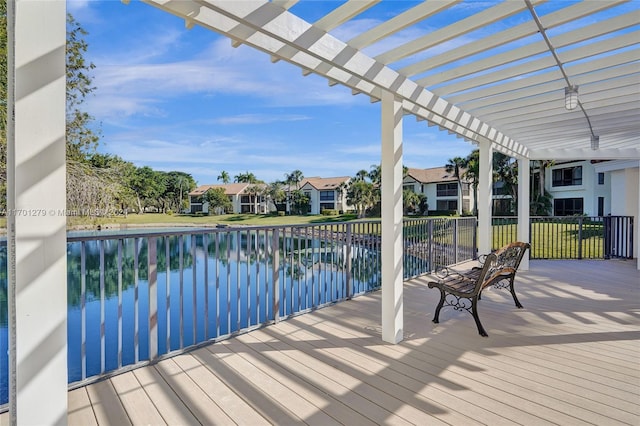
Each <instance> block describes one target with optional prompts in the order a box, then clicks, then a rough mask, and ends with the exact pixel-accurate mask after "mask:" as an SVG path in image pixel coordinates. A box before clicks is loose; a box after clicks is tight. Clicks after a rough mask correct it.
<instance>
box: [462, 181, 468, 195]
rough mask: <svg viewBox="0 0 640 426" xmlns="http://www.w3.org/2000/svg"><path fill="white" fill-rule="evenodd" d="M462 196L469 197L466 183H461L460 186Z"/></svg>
mask: <svg viewBox="0 0 640 426" xmlns="http://www.w3.org/2000/svg"><path fill="white" fill-rule="evenodd" d="M462 195H464V196H468V195H469V184H468V183H463V184H462Z"/></svg>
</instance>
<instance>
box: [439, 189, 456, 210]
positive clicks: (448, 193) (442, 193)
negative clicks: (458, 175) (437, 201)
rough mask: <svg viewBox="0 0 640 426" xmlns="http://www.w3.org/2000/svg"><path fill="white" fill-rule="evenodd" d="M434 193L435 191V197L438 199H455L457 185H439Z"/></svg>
mask: <svg viewBox="0 0 640 426" xmlns="http://www.w3.org/2000/svg"><path fill="white" fill-rule="evenodd" d="M436 191H437V194H436V195H437V196H438V197H457V196H458V184H457V183H439V184H438V186H437V187H436ZM438 210H440V209H438ZM445 210H446V209H445Z"/></svg>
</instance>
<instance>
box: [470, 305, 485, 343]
mask: <svg viewBox="0 0 640 426" xmlns="http://www.w3.org/2000/svg"><path fill="white" fill-rule="evenodd" d="M471 315H473V319H474V320H475V322H476V326H477V327H478V333H480V335H481V336H482V337H489V335H488V334H487V332H486V331H484V327H483V326H482V323H481V322H480V317H479V316H478V298H477V297H474V298H473V299H472V300H471Z"/></svg>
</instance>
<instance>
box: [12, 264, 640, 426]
mask: <svg viewBox="0 0 640 426" xmlns="http://www.w3.org/2000/svg"><path fill="white" fill-rule="evenodd" d="M426 281H427V279H426V278H424V277H423V278H417V279H413V280H410V281H407V282H406V283H405V287H404V288H405V299H404V340H403V341H402V342H400V343H399V344H396V345H392V344H388V343H384V342H383V341H382V340H381V327H380V313H381V303H380V296H381V295H380V293H379V292H378V293H372V294H368V295H364V296H360V297H357V298H355V299H353V300H350V301H347V302H343V303H339V304H336V305H334V306H330V307H327V308H324V309H320V310H317V311H314V312H311V313H308V314H304V315H299V316H296V317H294V318H291V319H289V320H286V321H282V322H280V323H278V324H276V325H271V326H268V327H264V328H261V329H258V330H254V331H252V332H251V333H247V334H244V335H240V336H237V337H234V338H232V339H229V340H226V341H222V342H218V343H216V344H212V345H208V346H204V347H202V348H199V349H197V350H194V351H191V352H189V353H186V354H183V355H178V356H175V357H173V358H170V359H165V360H163V361H161V362H158V363H156V364H154V365H151V366H147V367H143V368H140V369H137V370H133V371H131V372H128V373H124V374H122V375H119V376H115V377H112V378H111V379H107V380H103V381H101V382H98V383H94V384H92V385H89V386H87V387H84V388H80V389H76V390H74V391H71V392H70V393H69V423H70V424H96V423H97V424H100V425H104V424H129V423H133V424H151V423H153V424H161V423H166V424H197V423H201V424H241V425H261V424H310V425H335V424H342V425H355V424H357V425H373V424H392V425H407V424H429V425H438V424H452V425H465V426H466V425H473V424H491V425H511V424H535V425H544V424H560V425H568V424H570V425H581V424H606V425H638V424H640V404H638V401H639V400H640V361H639V360H638V355H637V354H638V353H640V303H639V302H640V272H639V271H638V270H637V269H636V264H635V262H624V261H615V260H612V261H541V260H536V261H531V270H530V271H520V272H519V273H518V276H517V278H516V291H517V292H518V297H519V299H520V301H521V302H522V304H523V305H524V309H517V308H516V307H515V306H514V304H513V300H512V298H511V296H510V294H509V293H508V291H505V290H495V289H488V290H487V291H485V293H483V298H482V301H481V302H480V304H479V313H480V318H481V320H482V322H483V324H484V326H485V328H486V330H487V332H488V333H489V337H488V338H483V337H480V336H479V335H478V333H477V330H476V327H475V324H474V322H473V319H472V318H471V316H470V315H469V314H468V313H466V312H457V311H454V310H452V309H446V308H445V309H443V311H442V313H441V322H440V323H439V324H434V323H432V321H431V319H432V317H433V311H434V309H435V306H436V303H437V299H438V296H439V293H438V292H437V290H433V289H428V288H427V286H426ZM0 420H1V421H3V422H4V421H6V420H7V414H6V413H5V414H3V415H1V416H0Z"/></svg>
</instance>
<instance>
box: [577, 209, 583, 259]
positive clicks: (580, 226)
mask: <svg viewBox="0 0 640 426" xmlns="http://www.w3.org/2000/svg"><path fill="white" fill-rule="evenodd" d="M583 225H584V221H583V220H582V218H581V217H579V218H578V259H582V227H583Z"/></svg>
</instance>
